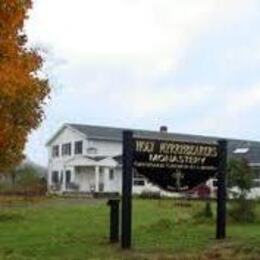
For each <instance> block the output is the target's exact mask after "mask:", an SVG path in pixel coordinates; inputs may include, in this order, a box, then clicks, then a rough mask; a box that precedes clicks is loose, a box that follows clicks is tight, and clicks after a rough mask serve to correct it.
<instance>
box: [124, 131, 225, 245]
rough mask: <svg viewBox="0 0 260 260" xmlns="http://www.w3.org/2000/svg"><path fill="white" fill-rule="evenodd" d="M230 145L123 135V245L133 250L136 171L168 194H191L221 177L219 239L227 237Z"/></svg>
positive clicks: (219, 183)
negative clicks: (227, 182) (133, 186)
mask: <svg viewBox="0 0 260 260" xmlns="http://www.w3.org/2000/svg"><path fill="white" fill-rule="evenodd" d="M226 164H227V142H226V140H219V141H218V142H217V143H193V142H188V141H184V142H180V141H176V140H159V139H145V138H137V137H134V136H133V132H132V131H124V132H123V183H122V218H121V225H122V226H121V246H122V248H123V249H129V248H131V237H132V185H133V176H132V174H133V169H135V170H137V171H138V172H139V173H140V174H142V175H144V176H145V177H146V178H147V179H148V180H150V181H151V182H152V183H154V184H156V185H158V186H160V187H161V188H163V189H165V190H167V191H174V192H176V191H177V192H180V191H187V190H190V189H192V188H194V187H196V186H197V185H199V184H200V183H203V182H205V181H207V180H208V179H209V178H211V177H216V178H217V219H216V238H217V239H223V238H225V236H226Z"/></svg>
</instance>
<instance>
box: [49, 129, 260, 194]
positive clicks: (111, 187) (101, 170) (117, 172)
mask: <svg viewBox="0 0 260 260" xmlns="http://www.w3.org/2000/svg"><path fill="white" fill-rule="evenodd" d="M123 130H124V129H121V128H114V127H103V126H91V125H78V124H65V125H64V126H62V127H61V128H60V129H59V130H58V131H57V133H56V134H55V135H54V136H53V137H52V138H51V139H50V140H49V141H48V143H47V148H48V154H49V165H48V190H49V192H55V193H60V194H62V193H70V192H82V193H93V192H95V193H114V192H118V193H121V189H122V133H123ZM133 131H134V134H136V135H138V136H143V137H148V138H173V139H175V140H190V141H207V142H209V141H216V140H217V139H219V138H213V137H206V136H197V135H185V134H175V133H168V132H167V127H161V129H160V131H144V130H133ZM228 153H229V156H230V157H231V156H244V157H246V159H247V160H248V161H249V163H250V165H251V166H252V167H253V168H254V169H255V174H256V175H255V178H256V184H257V185H258V184H259V183H260V182H259V180H260V172H259V168H260V143H259V142H252V141H245V140H235V139H229V140H228ZM143 191H153V192H162V191H161V190H160V189H159V188H158V187H156V186H154V185H152V184H151V183H149V182H148V181H147V180H146V179H145V178H144V177H142V176H141V175H138V173H137V172H134V179H133V193H136V194H140V193H141V192H143Z"/></svg>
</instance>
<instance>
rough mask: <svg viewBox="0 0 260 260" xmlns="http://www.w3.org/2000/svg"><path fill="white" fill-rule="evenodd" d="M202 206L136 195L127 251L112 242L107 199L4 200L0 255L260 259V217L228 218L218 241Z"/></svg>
mask: <svg viewBox="0 0 260 260" xmlns="http://www.w3.org/2000/svg"><path fill="white" fill-rule="evenodd" d="M202 206H203V204H202V203H199V202H192V203H191V205H190V207H185V206H184V207H183V206H181V205H179V204H177V202H176V201H172V200H161V201H156V200H139V199H137V200H134V209H133V211H134V218H133V222H134V223H133V224H134V228H133V250H132V251H122V250H121V249H120V247H119V246H118V245H110V244H109V243H108V222H109V218H108V216H109V211H108V207H107V206H106V201H104V200H96V201H93V200H81V201H76V200H65V201H64V200H60V199H48V200H43V201H39V202H37V203H35V202H34V203H30V202H19V203H14V204H13V203H11V204H10V203H9V204H8V206H7V205H6V204H5V205H4V206H3V205H2V206H1V207H0V259H12V260H13V259H232V258H233V259H260V247H259V246H260V220H259V222H257V223H255V224H247V225H239V224H234V223H229V224H228V230H227V233H228V238H227V239H226V240H225V241H224V242H223V241H222V242H219V241H216V240H215V239H214V237H215V224H214V221H213V220H212V221H198V220H195V218H194V217H193V216H194V214H195V212H197V211H198V210H200V209H201V207H202ZM258 213H259V215H260V205H258Z"/></svg>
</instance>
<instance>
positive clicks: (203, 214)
mask: <svg viewBox="0 0 260 260" xmlns="http://www.w3.org/2000/svg"><path fill="white" fill-rule="evenodd" d="M212 218H213V211H212V208H211V203H210V201H207V202H206V204H205V206H204V207H203V208H202V210H200V211H198V212H197V213H196V214H195V215H194V219H195V220H202V221H203V220H211V219H212Z"/></svg>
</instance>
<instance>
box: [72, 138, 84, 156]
mask: <svg viewBox="0 0 260 260" xmlns="http://www.w3.org/2000/svg"><path fill="white" fill-rule="evenodd" d="M82 152H83V142H82V141H78V142H75V151H74V153H75V154H82Z"/></svg>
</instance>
